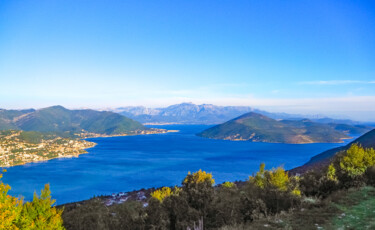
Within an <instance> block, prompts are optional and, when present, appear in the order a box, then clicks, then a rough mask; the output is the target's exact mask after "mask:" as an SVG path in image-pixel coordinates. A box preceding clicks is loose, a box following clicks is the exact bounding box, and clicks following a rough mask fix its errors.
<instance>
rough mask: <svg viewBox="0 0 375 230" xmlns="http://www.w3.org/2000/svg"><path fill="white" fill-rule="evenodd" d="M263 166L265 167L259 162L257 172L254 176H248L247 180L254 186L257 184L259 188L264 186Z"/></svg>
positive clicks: (264, 165)
mask: <svg viewBox="0 0 375 230" xmlns="http://www.w3.org/2000/svg"><path fill="white" fill-rule="evenodd" d="M265 167H266V164H264V163H261V164H260V166H259V172H257V173H256V174H255V176H254V177H252V176H250V177H249V180H250V181H251V182H252V183H253V184H255V185H256V186H258V187H259V188H264V186H265V180H266V179H265V176H264V172H265V170H264V168H265Z"/></svg>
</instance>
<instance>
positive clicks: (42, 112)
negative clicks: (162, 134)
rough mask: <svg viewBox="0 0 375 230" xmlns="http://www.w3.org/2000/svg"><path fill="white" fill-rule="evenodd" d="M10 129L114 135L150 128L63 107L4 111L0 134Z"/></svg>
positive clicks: (0, 114) (113, 115)
mask: <svg viewBox="0 0 375 230" xmlns="http://www.w3.org/2000/svg"><path fill="white" fill-rule="evenodd" d="M6 129H18V130H24V131H39V132H79V133H81V132H89V133H97V134H106V135H114V134H127V133H134V132H137V131H142V130H146V129H147V128H146V127H145V126H143V125H142V124H141V123H139V122H137V121H134V120H132V119H130V118H127V117H125V116H123V115H120V114H117V113H114V112H108V111H95V110H89V109H87V110H69V109H66V108H64V107H62V106H52V107H48V108H43V109H38V110H34V109H29V110H4V109H3V110H0V130H6Z"/></svg>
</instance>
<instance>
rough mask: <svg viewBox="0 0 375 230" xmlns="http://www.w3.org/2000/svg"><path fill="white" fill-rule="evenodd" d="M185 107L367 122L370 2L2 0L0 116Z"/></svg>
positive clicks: (374, 104) (373, 19) (374, 45)
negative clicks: (53, 108) (19, 111)
mask: <svg viewBox="0 0 375 230" xmlns="http://www.w3.org/2000/svg"><path fill="white" fill-rule="evenodd" d="M184 101H191V102H195V103H214V104H219V105H250V106H254V107H258V108H263V109H267V110H270V111H284V112H299V113H315V114H318V113H320V114H327V115H335V114H337V115H342V116H344V115H345V116H350V117H352V118H356V119H361V120H371V117H374V118H375V2H374V1H345V0H344V1H343V0H341V1H326V0H322V1H317V0H314V1H312V0H310V1H301V0H298V1H276V0H273V1H266V0H262V1H249V0H247V1H229V0H228V1H220V0H213V1H202V0H200V1H190V0H189V1H176V0H173V1H172V0H170V1H104V0H103V1H94V0H87V1H84V0H82V1H77V0H71V1H69V0H61V1H53V0H46V1H37V0H30V1H21V0H20V1H17V0H15V1H1V2H0V107H2V108H26V107H34V108H40V107H45V106H49V105H55V104H61V105H63V106H66V107H69V108H78V107H91V108H103V107H116V106H126V105H145V106H151V107H156V106H166V105H170V104H173V103H179V102H184ZM372 120H375V119H372Z"/></svg>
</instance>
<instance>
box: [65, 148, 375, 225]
mask: <svg viewBox="0 0 375 230" xmlns="http://www.w3.org/2000/svg"><path fill="white" fill-rule="evenodd" d="M374 165H375V151H374V150H373V149H363V148H361V147H360V146H358V145H352V147H351V148H350V149H348V150H347V151H345V152H342V153H340V154H339V155H337V157H336V158H335V159H334V160H333V161H332V164H331V165H330V166H329V167H327V168H326V169H325V170H324V171H319V172H315V171H310V172H308V173H306V174H304V175H301V176H290V175H288V173H287V172H286V171H285V170H284V169H282V168H276V169H271V170H266V169H265V165H264V164H262V165H261V166H260V170H259V171H258V172H257V173H256V174H254V175H253V176H250V177H249V180H248V181H246V182H243V183H232V182H225V183H223V184H220V185H218V186H214V179H213V176H212V174H210V173H206V172H204V171H198V172H195V173H189V174H188V175H187V176H186V177H185V178H184V180H183V181H182V185H181V187H174V188H169V187H164V188H160V189H157V190H154V191H153V192H152V193H151V196H150V198H149V199H148V201H147V203H145V202H143V203H142V202H140V201H128V202H125V203H122V204H115V205H111V206H105V205H104V204H103V200H102V199H100V198H94V199H91V200H89V201H87V202H85V203H84V204H77V205H67V206H65V209H64V212H63V215H62V216H63V219H64V226H65V227H66V228H67V229H194V226H195V229H202V228H204V229H223V230H224V229H317V228H319V229H332V228H333V229H336V228H339V227H340V226H341V227H342V226H344V227H345V228H346V226H352V227H353V228H354V229H355V228H358V226H360V227H362V228H363V229H371V228H375V224H374V219H375V218H374V217H373V216H374V215H373V213H374V208H373V206H371V205H372V204H373V203H374V200H375V197H374V194H375V189H374V188H373V187H372V186H374V185H375V168H374ZM366 186H367V187H366ZM353 219H355V221H353Z"/></svg>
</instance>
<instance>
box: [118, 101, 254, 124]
mask: <svg viewBox="0 0 375 230" xmlns="http://www.w3.org/2000/svg"><path fill="white" fill-rule="evenodd" d="M114 111H115V112H118V113H120V114H122V115H124V116H128V117H130V118H132V119H134V120H137V121H139V122H141V123H178V124H218V123H222V122H224V121H227V120H229V119H232V118H233V117H237V116H239V115H241V114H244V113H247V112H249V111H253V109H252V108H250V107H245V106H215V105H208V104H203V105H195V104H192V103H182V104H177V105H171V106H168V107H166V108H156V109H151V108H145V107H142V106H138V107H122V108H117V109H116V110H114Z"/></svg>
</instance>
